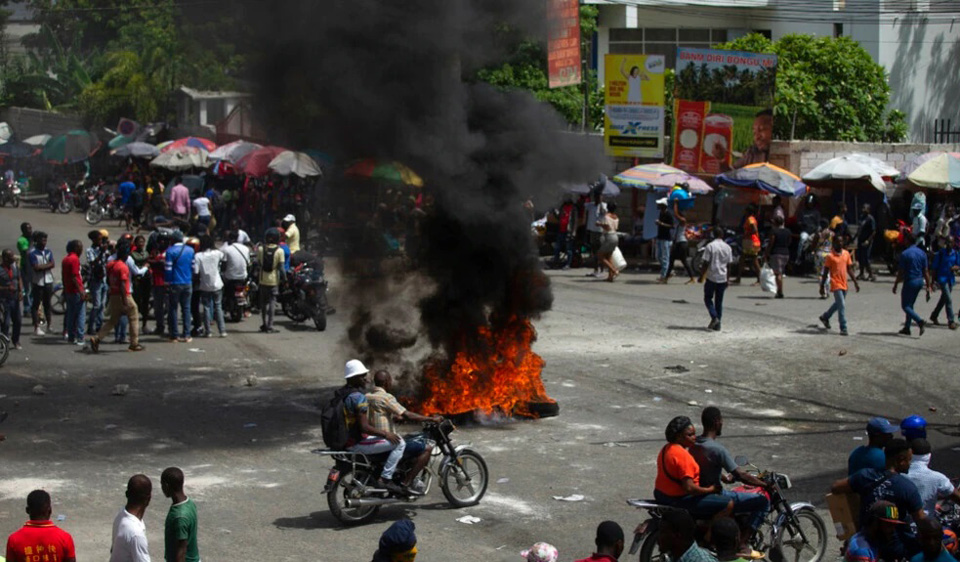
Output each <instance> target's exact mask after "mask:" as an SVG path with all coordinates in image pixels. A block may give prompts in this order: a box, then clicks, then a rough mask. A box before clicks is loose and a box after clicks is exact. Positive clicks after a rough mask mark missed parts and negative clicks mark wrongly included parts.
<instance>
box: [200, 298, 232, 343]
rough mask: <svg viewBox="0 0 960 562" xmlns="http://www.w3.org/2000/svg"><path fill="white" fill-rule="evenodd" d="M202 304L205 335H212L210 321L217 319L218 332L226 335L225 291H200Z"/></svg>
mask: <svg viewBox="0 0 960 562" xmlns="http://www.w3.org/2000/svg"><path fill="white" fill-rule="evenodd" d="M200 302H201V303H202V304H203V333H204V334H210V321H211V320H213V319H214V318H216V320H217V330H218V331H219V332H220V333H221V334H226V333H227V327H226V326H225V325H224V323H223V291H200Z"/></svg>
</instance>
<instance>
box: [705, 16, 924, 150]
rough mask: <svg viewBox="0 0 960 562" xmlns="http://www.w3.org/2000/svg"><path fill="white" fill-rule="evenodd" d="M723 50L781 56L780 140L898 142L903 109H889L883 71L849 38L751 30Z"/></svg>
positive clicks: (776, 106)
mask: <svg viewBox="0 0 960 562" xmlns="http://www.w3.org/2000/svg"><path fill="white" fill-rule="evenodd" d="M717 48H719V49H730V50H736V51H749V52H754V53H773V54H776V55H777V57H778V63H777V66H778V68H777V76H776V94H775V95H774V112H775V113H776V115H777V119H776V121H775V130H774V133H775V135H776V136H777V137H778V138H782V139H816V140H837V141H859V142H899V141H902V140H903V139H904V138H905V137H906V133H907V127H906V120H905V116H904V114H903V113H902V112H900V111H897V110H893V111H888V110H887V104H888V102H889V101H890V86H889V85H888V84H887V80H886V74H885V72H884V69H883V67H882V66H880V65H879V64H877V63H875V62H874V61H873V59H872V58H870V54H869V53H867V52H866V51H865V50H864V49H863V47H861V46H860V45H859V44H858V43H857V42H855V41H854V40H852V39H850V38H849V37H838V38H832V37H814V36H811V35H786V36H784V37H782V38H781V39H780V40H778V41H776V42H774V41H771V40H770V39H767V38H766V37H764V36H763V35H760V34H756V33H754V34H750V35H746V36H744V37H740V38H738V39H735V40H734V41H730V42H728V43H725V44H722V45H717Z"/></svg>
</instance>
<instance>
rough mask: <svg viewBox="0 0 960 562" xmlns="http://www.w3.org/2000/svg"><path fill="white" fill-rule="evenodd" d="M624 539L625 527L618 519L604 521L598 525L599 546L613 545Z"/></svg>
mask: <svg viewBox="0 0 960 562" xmlns="http://www.w3.org/2000/svg"><path fill="white" fill-rule="evenodd" d="M622 540H623V528H622V527H621V526H620V525H619V524H618V523H617V522H616V521H604V522H603V523H600V525H599V526H598V527H597V546H613V545H615V544H617V541H622Z"/></svg>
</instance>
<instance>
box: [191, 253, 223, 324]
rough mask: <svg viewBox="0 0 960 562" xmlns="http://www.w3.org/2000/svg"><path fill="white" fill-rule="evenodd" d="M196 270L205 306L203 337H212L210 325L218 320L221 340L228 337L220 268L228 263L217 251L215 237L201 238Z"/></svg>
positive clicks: (202, 301) (201, 297)
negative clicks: (224, 318) (224, 317)
mask: <svg viewBox="0 0 960 562" xmlns="http://www.w3.org/2000/svg"><path fill="white" fill-rule="evenodd" d="M193 263H194V266H193V267H194V269H195V270H196V274H197V276H198V277H199V278H200V287H199V288H200V302H201V304H203V337H205V338H209V337H210V323H211V322H212V321H213V320H214V319H216V321H217V331H218V332H219V333H220V337H221V338H225V337H227V327H226V324H224V321H223V279H221V277H220V268H221V267H222V266H223V264H225V263H226V259H225V258H224V256H223V252H221V251H220V250H218V249H216V248H215V247H214V243H213V236H210V235H209V234H204V235H203V236H201V237H200V252H199V253H198V254H197V255H196V258H195V259H194V262H193Z"/></svg>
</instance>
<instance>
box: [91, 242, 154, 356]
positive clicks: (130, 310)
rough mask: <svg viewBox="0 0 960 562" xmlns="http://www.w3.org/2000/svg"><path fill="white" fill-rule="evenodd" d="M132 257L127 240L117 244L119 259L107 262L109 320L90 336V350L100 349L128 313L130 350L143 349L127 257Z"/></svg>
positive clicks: (95, 351) (97, 350)
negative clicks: (104, 340)
mask: <svg viewBox="0 0 960 562" xmlns="http://www.w3.org/2000/svg"><path fill="white" fill-rule="evenodd" d="M129 257H130V245H129V244H128V243H126V242H119V243H118V244H117V259H115V260H112V261H111V262H110V263H108V264H107V283H108V284H109V286H110V299H109V301H107V316H108V318H107V321H106V322H104V324H103V326H102V327H101V328H100V331H99V332H97V334H96V335H95V336H92V337H91V338H90V350H91V351H93V352H94V353H97V352H99V351H100V342H101V340H103V338H104V336H106V335H107V334H109V333H110V331H111V330H113V329H114V328H115V327H116V326H117V324H119V323H120V318H121V317H123V316H124V315H126V316H127V317H128V318H129V319H130V347H129V348H127V349H129V350H130V351H143V346H142V345H140V317H139V315H138V313H137V303H135V302H134V301H133V293H132V291H131V282H130V268H129V266H128V265H127V258H129Z"/></svg>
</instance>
